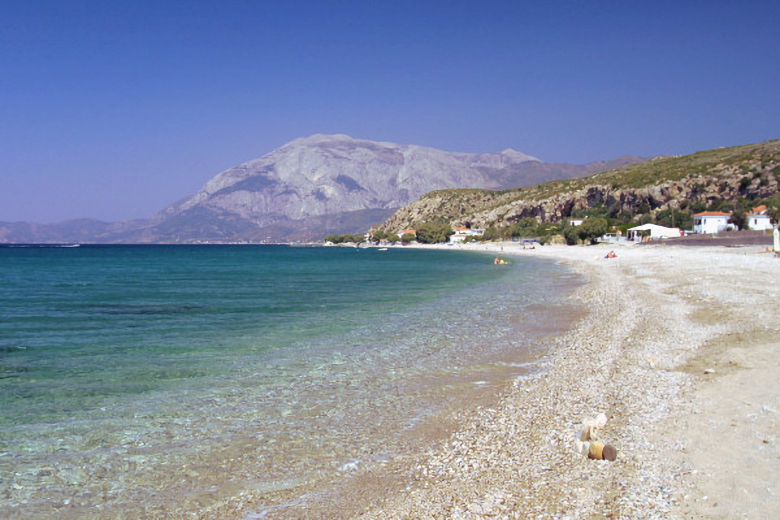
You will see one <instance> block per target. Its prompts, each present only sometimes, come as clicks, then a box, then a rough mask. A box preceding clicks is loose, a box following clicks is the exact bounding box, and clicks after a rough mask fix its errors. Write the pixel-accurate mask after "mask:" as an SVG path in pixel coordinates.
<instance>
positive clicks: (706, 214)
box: [693, 211, 731, 217]
mask: <svg viewBox="0 0 780 520" xmlns="http://www.w3.org/2000/svg"><path fill="white" fill-rule="evenodd" d="M693 216H694V217H730V216H731V213H723V212H722V211H702V212H701V213H695V214H694V215H693Z"/></svg>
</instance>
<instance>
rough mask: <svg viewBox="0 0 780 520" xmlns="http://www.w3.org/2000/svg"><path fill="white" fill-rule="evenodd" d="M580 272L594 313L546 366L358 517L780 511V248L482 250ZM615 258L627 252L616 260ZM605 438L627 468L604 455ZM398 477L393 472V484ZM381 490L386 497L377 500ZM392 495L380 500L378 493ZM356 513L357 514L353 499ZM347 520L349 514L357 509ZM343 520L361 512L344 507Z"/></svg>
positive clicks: (366, 482) (412, 463) (581, 295)
mask: <svg viewBox="0 0 780 520" xmlns="http://www.w3.org/2000/svg"><path fill="white" fill-rule="evenodd" d="M474 247H476V248H479V249H486V248H487V249H489V250H492V251H496V253H497V254H502V255H503V257H505V258H507V259H509V260H510V261H512V258H513V255H529V256H530V255H532V256H537V257H546V258H549V259H551V260H555V261H560V262H565V263H566V264H567V265H569V266H570V267H571V268H572V269H574V270H575V271H577V272H579V273H581V274H582V275H583V276H584V277H585V279H586V280H587V283H586V284H585V285H584V286H583V287H581V288H580V289H578V290H577V291H576V293H575V294H574V295H573V299H574V300H575V303H577V304H579V305H582V306H583V308H585V309H587V314H586V315H585V316H584V317H583V318H582V319H581V320H579V322H578V323H577V325H576V327H574V328H573V329H572V330H571V331H570V332H568V333H566V334H564V335H562V336H559V337H557V338H552V339H551V340H550V341H551V342H552V343H553V345H552V351H551V352H552V353H551V355H550V357H549V358H548V359H547V360H546V361H545V362H544V363H543V365H542V370H541V371H539V372H538V373H536V374H535V375H533V376H529V377H526V378H522V379H519V380H517V381H516V382H515V383H514V385H513V386H512V388H511V389H509V390H508V391H507V393H506V395H504V397H503V398H502V399H501V400H500V402H499V403H497V404H496V405H495V406H494V407H491V408H482V409H480V410H479V411H478V412H477V413H476V414H474V415H472V416H468V417H462V418H461V421H462V426H461V427H460V428H459V429H458V431H457V432H456V433H455V434H453V435H452V436H450V437H449V439H448V440H447V441H446V442H444V443H442V444H440V445H439V446H438V447H436V448H435V449H432V450H431V451H429V452H428V453H426V454H425V456H424V457H422V458H420V459H419V460H408V461H405V464H399V465H398V466H397V467H396V469H394V470H393V471H395V472H396V473H395V475H394V479H393V480H394V481H395V482H396V485H393V486H388V487H387V489H385V492H384V493H382V492H380V493H376V491H377V490H376V486H377V484H376V483H374V482H373V480H372V475H370V474H368V475H362V476H360V477H356V481H355V483H354V486H353V488H354V489H364V490H366V492H369V493H370V494H372V495H373V496H374V497H373V499H371V500H370V501H369V502H370V505H369V506H368V507H366V506H365V502H364V504H363V505H362V506H361V510H360V511H357V512H356V511H355V510H354V509H353V508H351V507H350V508H348V509H349V515H352V516H354V517H356V518H372V519H387V518H436V519H439V518H440V519H445V518H453V519H456V518H769V517H772V516H773V515H774V514H776V512H777V511H780V445H779V444H778V442H779V441H780V439H778V437H777V432H778V425H779V421H778V413H780V391H778V390H780V361H779V360H778V353H779V352H780V339H778V338H780V314H779V313H778V312H777V304H778V302H780V295H779V294H778V292H779V291H780V289H779V288H778V284H777V280H778V275H780V259H778V258H775V257H774V255H773V254H768V253H765V252H764V250H765V248H763V247H758V246H750V247H728V248H727V247H679V246H673V245H663V244H658V245H650V246H627V247H619V248H615V247H607V246H573V247H566V246H543V247H537V248H536V249H534V250H522V249H520V248H519V247H518V246H517V244H512V243H505V244H503V245H490V246H485V245H480V246H474ZM610 249H614V250H615V252H616V253H617V258H605V255H606V253H607V252H608V251H609V250H610ZM599 413H603V414H605V415H606V417H607V423H606V425H605V426H604V427H603V428H602V429H600V430H599V431H598V432H596V433H595V434H594V436H595V437H596V438H597V439H598V440H600V441H602V442H603V443H605V444H610V445H612V446H614V447H615V448H617V450H618V455H617V460H615V461H614V462H610V461H605V460H589V459H588V458H587V457H585V456H583V455H581V454H579V453H578V452H577V447H576V443H575V440H576V439H577V437H578V436H579V434H580V430H581V426H582V423H583V420H585V419H588V418H594V417H596V416H597V415H598V414H599ZM384 481H386V477H384V478H382V479H380V482H384ZM372 486H373V488H374V492H373V493H371V492H370V491H369V490H371V489H372ZM377 494H378V495H379V496H381V498H378V499H377V498H376V496H377ZM352 505H353V506H355V505H356V504H352ZM344 512H346V511H344ZM331 513H332V516H331V517H332V518H337V517H345V516H349V515H344V514H339V513H338V512H337V511H331Z"/></svg>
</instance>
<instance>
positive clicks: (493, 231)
mask: <svg viewBox="0 0 780 520" xmlns="http://www.w3.org/2000/svg"><path fill="white" fill-rule="evenodd" d="M499 238H501V230H500V229H498V228H497V227H496V226H490V227H488V228H487V229H486V230H485V233H484V234H483V235H482V240H485V241H487V242H489V241H491V240H498V239H499Z"/></svg>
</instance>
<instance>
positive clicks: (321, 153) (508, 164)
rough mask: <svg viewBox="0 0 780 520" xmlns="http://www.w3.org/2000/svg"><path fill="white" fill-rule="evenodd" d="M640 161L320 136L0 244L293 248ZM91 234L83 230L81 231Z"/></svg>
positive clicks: (20, 232) (22, 227)
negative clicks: (548, 157) (167, 202)
mask: <svg viewBox="0 0 780 520" xmlns="http://www.w3.org/2000/svg"><path fill="white" fill-rule="evenodd" d="M637 161H640V159H638V158H636V157H623V158H620V159H617V160H615V161H612V162H610V163H605V162H596V163H591V164H586V165H572V164H556V163H544V162H542V161H540V160H539V159H536V158H535V157H531V156H529V155H526V154H523V153H521V152H518V151H515V150H512V149H507V150H504V151H502V152H498V153H483V154H467V153H451V152H445V151H442V150H436V149H433V148H426V147H422V146H415V145H398V144H394V143H387V142H375V141H367V140H360V139H353V138H351V137H348V136H346V135H321V134H318V135H313V136H311V137H307V138H302V139H296V140H294V141H292V142H290V143H287V144H286V145H284V146H282V147H281V148H279V149H277V150H274V151H272V152H270V153H268V154H267V155H264V156H262V157H260V158H258V159H255V160H252V161H249V162H246V163H243V164H240V165H238V166H236V167H233V168H230V169H228V170H226V171H223V172H221V173H219V174H218V175H216V176H215V177H214V178H213V179H211V180H210V181H209V182H208V183H206V185H205V186H204V187H203V188H202V189H201V190H200V191H199V192H198V193H197V194H195V195H194V196H192V197H189V198H186V199H184V200H182V201H181V202H178V203H175V204H172V205H171V206H169V207H168V208H166V209H164V210H163V211H161V212H160V213H159V214H157V215H155V216H154V217H152V218H150V219H148V220H143V221H135V222H130V223H113V224H107V223H100V222H95V221H74V222H70V223H63V224H58V225H54V226H41V225H30V224H25V223H16V224H7V223H6V224H3V223H0V241H5V242H11V241H17V242H20V241H22V242H23V241H29V242H51V241H61V242H70V241H72V242H76V241H78V242H137V243H149V242H173V243H179V242H184V243H187V242H202V241H209V242H238V241H250V242H287V241H295V240H311V239H320V238H322V237H323V236H325V235H326V234H327V233H348V232H349V233H351V232H360V231H365V230H367V229H368V228H369V227H370V226H372V225H375V224H377V223H381V222H382V221H384V220H385V219H386V218H388V217H389V216H390V215H391V214H392V213H393V212H394V211H396V210H397V209H398V208H400V207H402V206H404V205H406V204H409V203H411V202H412V201H414V200H416V199H417V198H419V197H420V196H422V195H423V194H425V193H428V192H430V191H433V190H440V189H444V188H488V189H506V188H516V187H519V186H530V185H533V184H536V183H538V182H542V181H547V180H552V179H569V178H573V177H579V176H583V175H588V174H590V173H593V172H595V171H602V170H604V169H608V168H610V167H614V166H616V165H621V164H627V163H632V162H637ZM80 223H81V224H84V226H81V227H79V224H80Z"/></svg>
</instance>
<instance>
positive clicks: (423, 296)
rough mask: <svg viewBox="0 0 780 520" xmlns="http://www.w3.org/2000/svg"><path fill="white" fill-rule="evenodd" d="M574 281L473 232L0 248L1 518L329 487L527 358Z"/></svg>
mask: <svg viewBox="0 0 780 520" xmlns="http://www.w3.org/2000/svg"><path fill="white" fill-rule="evenodd" d="M572 283H574V278H573V276H572V275H571V274H568V273H567V272H566V271H564V270H563V268H562V267H560V266H557V265H555V264H552V263H549V262H541V261H535V260H534V259H529V258H518V259H515V260H513V263H512V265H509V266H494V265H492V256H486V255H484V254H478V253H469V252H461V251H420V250H402V249H392V250H390V251H384V252H383V251H378V250H375V249H353V248H290V247H283V246H82V247H79V248H9V247H0V516H2V517H9V516H15V515H18V516H21V517H40V518H44V517H47V516H49V515H51V514H53V513H54V512H56V513H57V514H58V515H60V516H62V515H66V516H67V515H71V516H73V517H78V516H80V515H84V514H86V513H87V512H89V514H90V515H92V516H98V517H100V516H105V517H112V516H117V515H118V514H119V513H120V512H121V514H123V515H129V516H128V517H133V516H134V515H140V514H157V515H166V514H169V513H172V512H181V511H187V510H193V511H194V510H201V511H202V510H204V509H207V508H209V507H212V506H214V505H215V504H220V503H226V502H230V501H231V500H234V499H235V498H236V497H237V496H239V495H240V493H242V492H244V493H253V494H254V496H261V497H262V496H267V501H268V504H269V505H273V503H274V500H276V499H277V498H278V497H281V496H282V494H283V493H282V492H285V493H287V494H288V497H289V496H290V495H292V496H295V495H296V493H297V492H298V491H300V492H301V493H302V492H303V491H304V490H307V491H308V490H311V489H316V488H317V486H320V487H322V486H327V485H328V484H329V483H331V482H333V481H334V480H337V479H339V478H341V477H342V476H343V475H346V474H349V473H350V472H353V471H356V470H357V469H360V468H364V467H368V466H370V465H371V464H379V463H381V462H382V461H383V460H387V459H391V458H392V457H393V456H394V454H397V453H399V451H401V450H405V449H408V448H409V446H408V444H409V443H410V442H412V441H411V440H410V439H411V438H412V437H413V435H411V436H410V435H409V432H413V431H414V430H415V428H417V427H418V425H419V424H421V423H423V422H425V421H426V420H427V419H430V418H435V417H438V416H439V415H440V414H443V413H446V412H447V411H448V410H451V409H454V408H456V407H457V406H458V405H459V402H460V401H459V400H460V399H463V398H464V397H465V396H472V397H473V396H474V395H477V394H479V392H480V391H481V390H480V389H483V388H486V387H491V386H495V385H500V384H502V383H505V382H506V378H510V377H513V376H515V375H517V374H520V373H522V372H523V370H525V369H524V368H523V366H522V363H523V362H525V361H528V360H530V359H532V358H533V355H534V354H533V350H534V348H535V346H536V344H537V340H538V337H539V335H540V334H543V333H545V332H547V325H548V324H553V325H555V324H558V323H560V322H561V321H562V320H560V319H559V318H560V317H558V316H556V313H562V312H564V311H563V310H562V309H563V307H562V306H561V305H562V303H563V296H564V294H565V292H566V290H567V289H568V288H569V287H570V286H571V285H572ZM553 328H554V327H553Z"/></svg>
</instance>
